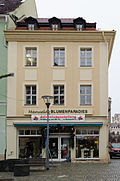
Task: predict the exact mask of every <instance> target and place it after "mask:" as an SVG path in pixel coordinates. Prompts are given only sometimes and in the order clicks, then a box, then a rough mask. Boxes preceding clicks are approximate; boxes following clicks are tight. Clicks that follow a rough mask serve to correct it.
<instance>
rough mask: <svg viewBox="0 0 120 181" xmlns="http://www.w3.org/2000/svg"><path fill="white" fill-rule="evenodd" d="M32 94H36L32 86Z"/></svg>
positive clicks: (34, 87)
mask: <svg viewBox="0 0 120 181" xmlns="http://www.w3.org/2000/svg"><path fill="white" fill-rule="evenodd" d="M32 94H36V86H32Z"/></svg>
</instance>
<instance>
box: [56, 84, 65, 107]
mask: <svg viewBox="0 0 120 181" xmlns="http://www.w3.org/2000/svg"><path fill="white" fill-rule="evenodd" d="M55 86H58V94H54V87H55ZM62 86H64V85H56V84H54V85H53V97H54V96H57V97H58V104H54V100H53V104H54V105H60V106H64V104H65V88H64V94H60V87H62ZM61 96H63V97H64V104H60V97H61Z"/></svg>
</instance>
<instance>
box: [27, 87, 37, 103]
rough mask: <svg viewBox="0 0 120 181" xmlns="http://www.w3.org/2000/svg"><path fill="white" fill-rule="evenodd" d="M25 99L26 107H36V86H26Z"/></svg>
mask: <svg viewBox="0 0 120 181" xmlns="http://www.w3.org/2000/svg"><path fill="white" fill-rule="evenodd" d="M25 93H26V95H25V97H26V105H36V95H37V91H36V85H26V86H25Z"/></svg>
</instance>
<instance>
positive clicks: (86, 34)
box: [4, 30, 116, 61]
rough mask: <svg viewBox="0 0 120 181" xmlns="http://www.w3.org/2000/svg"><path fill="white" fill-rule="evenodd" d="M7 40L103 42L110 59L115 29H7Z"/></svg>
mask: <svg viewBox="0 0 120 181" xmlns="http://www.w3.org/2000/svg"><path fill="white" fill-rule="evenodd" d="M4 33H5V38H6V41H8V42H105V43H107V44H108V51H109V52H108V61H109V60H110V56H111V52H112V48H113V43H114V39H115V34H116V32H115V31H40V30H34V31H29V30H12V31H11V30H7V31H4Z"/></svg>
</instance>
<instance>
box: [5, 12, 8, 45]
mask: <svg viewBox="0 0 120 181" xmlns="http://www.w3.org/2000/svg"><path fill="white" fill-rule="evenodd" d="M7 22H8V16H7V15H5V30H7ZM4 47H5V48H8V45H7V44H6V41H5V39H4Z"/></svg>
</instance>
